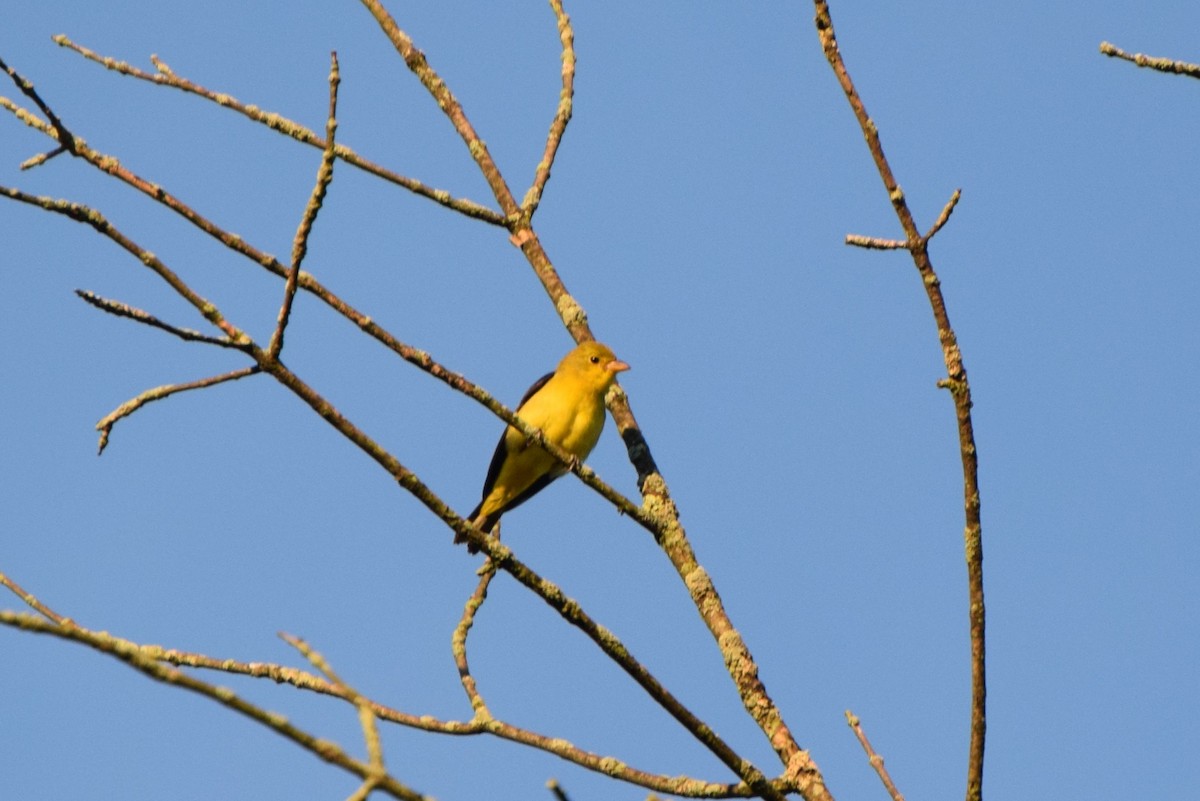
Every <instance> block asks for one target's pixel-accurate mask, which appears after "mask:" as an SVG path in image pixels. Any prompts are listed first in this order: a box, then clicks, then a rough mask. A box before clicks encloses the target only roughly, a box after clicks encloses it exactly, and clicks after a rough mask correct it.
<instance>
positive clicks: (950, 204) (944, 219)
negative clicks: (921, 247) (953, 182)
mask: <svg viewBox="0 0 1200 801" xmlns="http://www.w3.org/2000/svg"><path fill="white" fill-rule="evenodd" d="M960 200H962V189H955V190H954V194H952V195H950V199H949V200H947V201H946V205H945V206H943V207H942V213H941V214H939V215H938V218H937V219H936V220H934V221H933V225H932V226H930V228H929V233H927V234H925V236H923V237H921V240H922V241H923V242H929V240H931V239H933V237H934V235H935V234H937V232H938V231H940V230H942V227H943V226H945V224H946V223H948V222H950V215H951V214H953V213H954V207H955V206H957V205H958V201H960Z"/></svg>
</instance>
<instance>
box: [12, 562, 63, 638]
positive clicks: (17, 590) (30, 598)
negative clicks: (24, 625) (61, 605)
mask: <svg viewBox="0 0 1200 801" xmlns="http://www.w3.org/2000/svg"><path fill="white" fill-rule="evenodd" d="M0 586H3V587H7V588H8V589H9V590H10V591H11V592H12V593H13V595H16V596H17V597H18V598H20V599H21V600H22V601H24V602H25V605H26V606H28V607H29V608H30V609H33V610H34V611H35V612H37V613H38V614H41V615H44V616H45V617H46V618H47V619H48V620H50V621H52V622H54V623H57V624H58V625H60V626H74V625H75V622H74V621H73V620H71V619H70V618H66V617H63V616H62V615H60V614H59V613H58V612H55V611H54V610H53V609H51V608H50V607H48V606H46V605H45V604H44V603H42V602H41V601H39V600H38V599H37V596H35V595H34V594H33V593H31V592H26V591H25V589H24V588H23V587H21V585H20V584H18V583H17V582H15V581H13V580H12V579H10V578H9V577H8V576H6V575H4V574H3V573H0Z"/></svg>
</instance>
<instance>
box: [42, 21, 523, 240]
mask: <svg viewBox="0 0 1200 801" xmlns="http://www.w3.org/2000/svg"><path fill="white" fill-rule="evenodd" d="M54 41H55V43H56V44H58V45H61V46H62V47H65V48H67V49H69V50H73V51H75V52H76V53H78V54H79V55H81V56H83V57H84V58H86V59H87V60H89V61H93V62H95V63H97V64H100V65H102V66H104V67H106V68H107V69H110V70H113V71H114V72H117V73H120V74H121V75H127V76H129V77H131V78H138V79H140V80H143V81H149V82H150V83H155V84H159V85H160V86H169V87H171V88H174V89H179V90H180V91H183V92H187V93H189V94H194V95H196V96H198V97H203V98H204V99H205V100H210V101H212V102H213V103H216V104H217V105H219V106H224V107H225V108H228V109H230V110H232V111H236V112H237V113H239V114H241V115H243V116H245V117H247V118H249V119H251V120H253V121H254V122H257V123H260V124H262V125H266V126H267V127H268V128H271V129H272V130H276V131H279V132H280V133H282V134H284V135H286V136H289V137H291V138H292V139H295V140H296V141H297V142H303V143H304V144H306V145H310V146H312V147H317V148H322V149H324V147H325V140H323V139H321V137H319V136H318V135H317V134H316V132H314V131H312V130H311V129H309V128H306V127H304V126H303V125H301V124H300V123H298V122H295V121H293V120H290V119H288V118H287V117H284V116H282V115H280V114H275V113H273V112H269V111H263V110H262V109H260V108H259V107H258V106H256V105H252V104H249V103H242V102H241V101H239V100H238V99H237V98H234V97H232V96H230V95H228V94H225V93H223V92H214V91H212V90H210V89H205V88H204V87H203V86H200V85H199V84H196V83H193V82H191V81H188V80H186V79H184V78H180V77H179V76H177V75H176V74H175V73H174V72H172V71H171V70H170V68H169V67H166V65H165V64H163V63H162V61H160V60H159V59H158V58H157V57H156V56H152V57H151V60H152V61H153V62H154V65H155V67H156V68H157V69H158V73H152V72H146V71H145V70H140V69H138V68H137V67H134V66H132V65H130V64H129V63H128V62H125V61H119V60H117V59H114V58H109V57H108V56H101V55H100V54H98V53H96V52H94V51H92V50H89V49H87V48H86V47H83V46H82V45H78V44H76V43H75V42H72V41H71V40H70V39H68V38H67V37H66V36H63V35H61V34H60V35H58V36H55V37H54ZM337 155H338V158H340V159H342V160H343V161H345V162H346V163H347V164H351V165H353V166H355V167H358V168H359V169H361V170H363V171H365V172H369V173H371V174H372V175H375V176H377V177H379V178H382V179H384V180H385V181H388V182H390V183H393V184H396V185H397V186H401V187H403V188H404V189H407V190H408V191H410V192H412V193H413V194H416V195H420V196H421V197H424V198H427V199H429V200H432V201H434V202H435V203H438V204H440V205H442V206H445V207H446V208H449V209H453V210H454V211H457V212H459V213H460V214H465V215H466V216H468V217H472V218H474V219H477V220H482V221H484V222H486V223H489V224H491V225H500V226H503V225H504V217H503V216H502V215H499V214H497V213H496V212H495V211H493V210H491V209H489V208H487V207H486V206H481V205H480V204H478V203H475V202H474V201H471V200H467V199H465V198H456V197H452V196H451V195H450V193H449V192H447V191H446V190H444V189H435V188H434V187H430V186H426V185H425V184H423V183H422V182H420V181H418V180H416V179H413V178H408V177H406V176H404V175H400V174H399V173H396V172H393V171H391V170H389V169H386V168H385V167H382V166H380V165H378V164H376V163H374V162H372V161H369V160H368V159H365V158H363V157H362V156H360V155H358V154H357V153H355V152H354V151H353V150H351V149H350V148H349V147H346V146H345V145H338V146H337Z"/></svg>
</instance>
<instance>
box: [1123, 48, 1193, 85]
mask: <svg viewBox="0 0 1200 801" xmlns="http://www.w3.org/2000/svg"><path fill="white" fill-rule="evenodd" d="M1100 52H1101V53H1103V54H1104V55H1106V56H1111V57H1112V58H1120V59H1124V60H1125V61H1131V62H1133V63H1134V64H1137V65H1138V66H1139V67H1146V68H1148V69H1152V70H1158V71H1159V72H1173V73H1175V74H1176V75H1186V76H1188V77H1189V78H1200V64H1192V63H1189V62H1187V61H1173V60H1172V59H1169V58H1159V57H1157V56H1147V55H1145V54H1144V53H1126V52H1125V51H1124V50H1122V49H1121V48H1119V47H1117V46H1116V45H1114V44H1111V43H1109V42H1101V43H1100Z"/></svg>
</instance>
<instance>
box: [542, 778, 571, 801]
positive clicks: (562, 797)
mask: <svg viewBox="0 0 1200 801" xmlns="http://www.w3.org/2000/svg"><path fill="white" fill-rule="evenodd" d="M546 789H547V790H549V791H550V792H551V794H552V795H553V796H554V801H571V799H570V797H569V796H568V795H567V791H566V790H564V789H563V788H562V785H561V784H559V783H558V779H551V780H550V781H548V782H546Z"/></svg>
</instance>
